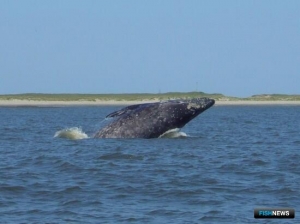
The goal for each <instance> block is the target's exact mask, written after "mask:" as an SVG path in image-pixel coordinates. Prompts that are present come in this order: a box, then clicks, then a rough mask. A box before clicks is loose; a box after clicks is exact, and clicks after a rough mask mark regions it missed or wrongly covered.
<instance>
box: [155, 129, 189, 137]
mask: <svg viewBox="0 0 300 224" xmlns="http://www.w3.org/2000/svg"><path fill="white" fill-rule="evenodd" d="M185 137H187V134H186V133H184V132H182V131H180V129H179V128H174V129H171V130H169V131H166V132H165V133H163V134H162V135H161V136H159V138H185Z"/></svg>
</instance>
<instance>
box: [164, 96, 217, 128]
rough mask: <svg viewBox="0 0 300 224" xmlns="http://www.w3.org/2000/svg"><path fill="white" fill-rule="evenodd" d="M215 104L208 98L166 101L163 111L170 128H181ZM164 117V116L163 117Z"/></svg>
mask: <svg viewBox="0 0 300 224" xmlns="http://www.w3.org/2000/svg"><path fill="white" fill-rule="evenodd" d="M214 104H215V101H214V100H213V99H210V98H193V99H188V100H170V101H166V103H165V105H164V104H162V106H164V107H165V109H164V111H165V112H166V113H167V114H168V116H167V117H168V118H169V120H168V123H169V125H170V126H171V127H170V128H182V127H183V126H184V125H185V124H187V123H188V122H189V121H191V120H192V119H194V118H195V117H197V116H198V115H199V114H201V113H202V112H204V111H205V110H207V109H209V108H210V107H212V106H213V105H214ZM164 116H165V117H166V115H164Z"/></svg>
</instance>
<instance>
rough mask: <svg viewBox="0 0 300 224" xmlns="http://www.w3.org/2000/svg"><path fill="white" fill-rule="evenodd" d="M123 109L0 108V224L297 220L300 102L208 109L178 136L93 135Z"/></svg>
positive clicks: (263, 221)
mask: <svg viewBox="0 0 300 224" xmlns="http://www.w3.org/2000/svg"><path fill="white" fill-rule="evenodd" d="M119 108H120V107H116V106H114V107H113V106H107V107H104V106H102V107H100V106H99V107H95V106H94V107H0V124H1V125H0V161H1V162H0V223H300V220H299V217H298V216H299V215H298V214H299V213H298V212H299V211H300V151H299V150H300V107H299V106H214V107H212V108H210V109H209V110H207V111H205V112H204V113H203V114H200V115H199V116H198V117H197V118H195V119H194V120H192V121H191V122H190V123H188V124H187V125H186V126H185V127H184V128H183V129H182V130H181V131H182V132H183V133H182V134H181V135H179V137H178V136H177V138H174V137H169V138H159V139H93V138H90V137H89V136H92V135H93V134H94V133H95V132H96V131H97V129H98V128H99V127H100V126H101V125H102V123H103V119H104V117H105V115H106V114H108V113H110V112H113V111H114V110H116V109H119ZM59 131H61V132H60V133H59ZM74 135H75V137H74ZM185 135H186V136H185ZM54 136H56V137H54ZM74 138H80V139H77V140H74ZM256 207H289V208H294V209H295V211H296V217H295V219H293V220H288V219H285V220H279V219H272V220H270V219H268V220H267V219H264V220H257V219H254V216H253V210H254V208H256Z"/></svg>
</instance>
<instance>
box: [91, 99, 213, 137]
mask: <svg viewBox="0 0 300 224" xmlns="http://www.w3.org/2000/svg"><path fill="white" fill-rule="evenodd" d="M214 103H215V101H214V100H213V99H209V98H194V99H190V100H169V101H162V102H157V103H144V104H136V105H131V106H128V107H125V108H123V109H121V110H118V111H115V112H113V113H111V114H109V115H107V116H106V117H107V118H114V119H113V120H112V121H111V122H110V123H109V124H108V125H106V126H104V127H103V128H102V129H100V130H99V131H98V132H97V133H96V134H95V136H94V137H95V138H158V137H159V136H161V135H162V134H164V133H165V132H167V131H169V130H172V129H175V128H182V127H183V126H184V125H186V124H187V123H188V122H189V121H191V120H192V119H193V118H195V117H196V116H198V115H199V114H200V113H202V112H203V111H205V110H207V109H208V108H210V107H211V106H213V105H214Z"/></svg>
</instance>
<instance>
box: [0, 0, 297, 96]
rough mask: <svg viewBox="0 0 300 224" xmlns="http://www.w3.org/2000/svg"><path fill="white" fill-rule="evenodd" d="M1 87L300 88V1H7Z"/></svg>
mask: <svg viewBox="0 0 300 224" xmlns="http://www.w3.org/2000/svg"><path fill="white" fill-rule="evenodd" d="M0 33H1V35H0V94H16V93H28V92H30V93H140V92H147V93H158V92H171V91H172V92H173V91H182V92H187V91H195V90H197V91H203V92H207V93H223V94H225V95H229V96H239V97H246V96H251V95H254V94H262V93H282V94H300V88H299V83H300V1H298V0H294V1H293V0H289V1H276V0H264V1H259V0H255V1H251V0H247V1H240V0H236V1H231V0H226V1H223V0H219V1H217V0H207V1H204V0H203V1H201V0H195V1H192V0H182V1H179V0H172V1H168V0H164V1H156V0H152V1H143V0H135V1H131V0H126V1H123V0H122V1H121V0H120V1H117V0H113V1H101V0H99V1H98V0H95V1H90V0H85V1H76V0H69V1H66V0H51V1H47V0H44V1H39V0H37V1H32V0H26V1H15V0H1V2H0Z"/></svg>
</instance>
